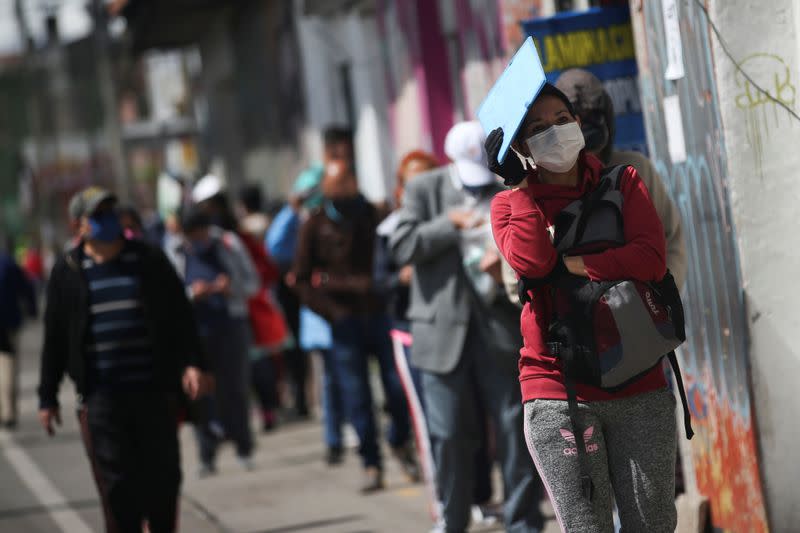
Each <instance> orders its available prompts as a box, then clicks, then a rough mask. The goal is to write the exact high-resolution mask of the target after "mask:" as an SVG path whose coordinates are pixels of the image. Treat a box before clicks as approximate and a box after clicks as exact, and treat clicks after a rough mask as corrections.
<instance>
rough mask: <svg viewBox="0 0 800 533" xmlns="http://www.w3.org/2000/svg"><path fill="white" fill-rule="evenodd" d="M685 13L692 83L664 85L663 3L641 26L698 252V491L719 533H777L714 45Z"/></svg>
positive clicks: (694, 319) (659, 132) (694, 318)
mask: <svg viewBox="0 0 800 533" xmlns="http://www.w3.org/2000/svg"><path fill="white" fill-rule="evenodd" d="M684 6H685V7H684V8H682V10H681V13H680V18H681V20H680V24H681V38H682V39H683V51H684V63H685V65H684V66H685V71H686V74H685V76H684V77H683V78H681V79H679V80H677V81H675V82H673V81H668V80H666V79H665V77H664V72H665V69H666V65H667V53H666V49H665V48H666V46H665V36H664V24H663V18H662V16H663V15H662V9H661V5H660V2H647V3H644V2H643V3H642V10H641V11H640V12H639V13H636V14H635V16H637V17H638V18H639V21H638V22H639V24H638V26H639V27H640V28H646V29H645V30H644V32H645V33H646V39H644V38H642V39H641V42H639V43H638V44H639V45H640V46H639V49H640V50H641V51H642V54H643V57H640V65H639V66H640V82H641V93H642V94H641V96H642V107H643V110H644V114H645V122H646V128H647V132H648V135H647V137H648V140H649V146H650V152H651V155H652V157H653V159H654V160H655V162H656V168H657V169H658V171H659V172H660V174H661V175H662V176H663V178H664V180H665V182H666V184H667V187H668V188H669V190H670V192H671V194H672V197H673V198H674V199H675V201H676V203H677V205H678V207H679V209H680V211H681V215H682V217H683V224H684V228H685V235H686V245H687V248H688V257H689V268H688V274H687V281H686V287H685V307H686V318H687V334H688V342H687V347H686V349H684V350H683V352H682V354H681V355H682V357H683V359H684V364H683V371H684V374H685V376H684V377H685V381H686V385H687V392H688V394H689V398H690V407H691V411H692V416H693V419H694V424H695V430H696V436H695V438H694V440H692V453H693V462H694V465H695V475H696V479H697V485H698V489H699V490H700V492H701V493H702V494H704V495H706V496H707V497H708V498H709V500H710V502H711V520H712V524H713V526H714V528H715V530H719V531H731V532H741V533H745V532H746V533H750V532H760V531H767V521H766V513H765V508H764V500H763V495H762V488H761V480H760V474H759V468H758V453H757V447H756V439H755V434H754V431H755V424H754V421H753V417H752V405H751V397H750V390H749V367H748V359H747V358H748V353H747V335H748V329H747V323H746V317H745V307H744V299H743V292H742V284H741V278H740V274H739V267H738V255H737V253H736V248H735V230H734V228H733V225H732V221H731V217H730V205H729V201H728V197H727V192H726V189H727V184H726V181H727V177H726V175H725V168H726V161H725V151H724V140H723V139H722V137H721V134H720V131H721V121H720V116H719V110H718V108H717V106H716V103H715V98H716V88H715V85H714V78H713V68H712V59H711V52H710V43H709V35H708V30H707V27H706V25H705V20H704V19H703V17H702V16H701V14H700V12H699V11H698V9H697V8H696V6H694V5H693V4H691V3H689V4H684ZM637 38H639V36H637ZM778 81H779V80H778ZM776 83H778V82H777V81H776ZM786 83H789V80H786ZM786 83H782V82H781V83H778V87H783V88H784V89H783V90H784V93H783V96H784V97H786V95H788V94H789V93H788V92H786V87H788V85H786ZM742 90H743V95H744V97H743V98H742V103H743V104H746V105H748V106H749V105H750V103H751V102H753V103H755V104H756V105H755V107H754V108H756V109H757V108H758V107H759V106H760V105H761V104H760V102H761V101H760V100H757V99H753V100H749V99H748V97H747V95H748V94H752V92H748V89H747V88H746V87H745V86H744V85H743V86H742ZM673 95H678V97H679V100H680V102H681V106H682V113H681V116H678V117H674V116H669V117H667V116H665V115H664V111H663V105H662V103H663V100H664V98H665V97H667V96H673ZM670 120H682V121H683V131H684V132H685V144H686V154H687V157H686V161H684V162H680V163H673V162H672V161H671V159H670V156H669V151H668V142H667V134H666V131H667V128H666V124H667V121H670Z"/></svg>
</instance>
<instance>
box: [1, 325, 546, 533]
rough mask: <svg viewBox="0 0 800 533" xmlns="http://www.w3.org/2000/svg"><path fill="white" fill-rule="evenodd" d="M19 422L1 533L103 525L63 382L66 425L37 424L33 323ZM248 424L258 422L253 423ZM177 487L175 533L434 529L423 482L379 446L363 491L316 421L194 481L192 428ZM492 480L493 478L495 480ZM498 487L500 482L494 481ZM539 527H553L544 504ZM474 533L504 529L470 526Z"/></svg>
mask: <svg viewBox="0 0 800 533" xmlns="http://www.w3.org/2000/svg"><path fill="white" fill-rule="evenodd" d="M22 339H23V341H22V344H23V346H22V351H21V352H22V353H21V362H22V371H21V398H20V415H21V416H20V426H19V429H18V430H17V431H16V432H14V433H6V432H3V431H0V531H9V532H12V531H13V532H16V531H25V532H37V531H43V532H44V531H47V532H51V531H67V532H69V533H88V532H99V531H102V520H101V516H100V508H99V504H98V501H97V493H96V491H95V488H94V485H93V482H92V480H91V475H90V471H89V465H88V462H87V460H86V456H85V453H84V451H83V447H82V444H81V441H80V437H79V433H78V428H77V424H76V421H75V416H74V413H75V408H74V406H75V401H74V393H73V388H72V385H71V383H69V382H65V383H64V385H63V386H62V391H61V401H62V418H63V421H64V425H63V426H62V427H60V428H58V429H59V431H58V433H57V435H56V437H54V438H48V437H47V436H46V435H45V434H44V432H43V431H42V430H41V428H39V427H38V423H37V421H36V408H37V404H36V396H35V391H36V384H37V382H38V353H39V345H40V342H41V326H40V324H33V325H32V326H31V327H29V328H27V329H26V330H25V332H24V335H23V336H22ZM253 427H254V428H256V427H258V426H257V425H256V424H255V422H254V424H253ZM180 436H181V447H182V460H183V472H184V483H183V493H182V501H181V516H180V523H181V531H183V532H188V533H211V532H215V531H219V532H243V533H290V532H308V533H365V532H400V533H405V532H409V533H412V532H413V533H416V532H427V531H428V530H430V528H431V527H432V526H433V524H432V521H431V519H430V516H429V513H428V511H427V503H426V501H425V495H424V490H423V487H422V485H412V484H409V483H408V482H407V481H406V480H405V478H404V477H403V475H402V473H401V472H400V470H399V468H398V465H397V464H396V463H395V462H394V460H393V459H392V458H391V457H390V456H389V454H388V450H384V451H385V452H387V453H385V454H384V455H385V457H386V469H387V472H386V485H387V488H386V490H384V491H382V492H379V493H376V494H372V495H368V496H362V495H361V494H359V492H358V488H359V485H360V482H361V468H360V461H359V458H358V456H357V454H356V453H355V451H354V450H348V453H347V455H346V459H345V462H344V464H342V465H339V466H337V467H328V466H327V465H326V464H325V462H324V455H325V448H324V445H323V443H322V428H321V424H320V422H319V421H318V420H316V421H310V422H302V423H291V424H284V425H281V426H279V427H278V428H277V429H276V430H274V431H273V432H271V433H268V434H258V437H257V443H256V450H255V454H254V457H253V459H254V463H255V469H254V470H253V471H249V472H248V471H245V470H244V469H243V468H242V466H241V465H240V464H239V463H238V461H237V460H236V458H235V454H234V451H233V449H232V447H231V446H228V445H226V446H224V447H223V448H222V449H221V450H220V455H219V460H218V463H217V466H218V474H217V475H216V476H212V477H209V478H204V479H199V478H198V475H197V472H198V467H199V463H198V460H197V453H196V447H195V441H194V437H193V435H192V431H191V427H189V426H184V427H183V428H182V429H181V432H180ZM498 481H499V480H498ZM495 487H496V488H497V489H496V490H497V491H500V490H501V489H500V487H502V484H501V483H499V482H498V483H496V484H495ZM544 508H545V509H546V513H547V515H546V516H548V517H550V518H551V520H550V522H548V525H547V528H546V529H545V533H556V532H557V531H558V527H557V525H556V524H555V522H554V521H553V520H552V510H551V509H550V508H549V505H547V504H544ZM471 531H473V532H489V531H503V528H502V527H494V528H487V527H482V528H481V527H474V528H473V529H472V530H471Z"/></svg>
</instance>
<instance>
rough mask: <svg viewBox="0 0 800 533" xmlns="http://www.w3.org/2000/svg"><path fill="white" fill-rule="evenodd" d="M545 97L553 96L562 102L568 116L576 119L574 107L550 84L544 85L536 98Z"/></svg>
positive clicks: (564, 95) (565, 96) (559, 90)
mask: <svg viewBox="0 0 800 533" xmlns="http://www.w3.org/2000/svg"><path fill="white" fill-rule="evenodd" d="M545 95H548V96H555V97H556V98H558V99H559V100H561V101H562V102H564V105H565V106H567V111H569V114H570V115H572V116H573V117H576V118H577V116H578V114H577V113H576V112H575V106H573V105H572V102H570V101H569V98H567V95H566V94H564V93H563V92H562V91H561V89H559V88H558V87H556V86H555V85H553V84H552V83H545V84H544V87H542V90H541V92H540V93H539V96H537V97H536V98H537V99H538V98H541V97H542V96H545Z"/></svg>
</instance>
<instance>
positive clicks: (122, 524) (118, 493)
mask: <svg viewBox="0 0 800 533" xmlns="http://www.w3.org/2000/svg"><path fill="white" fill-rule="evenodd" d="M78 419H79V421H80V422H81V435H82V437H83V438H84V444H85V446H86V451H87V454H88V455H89V460H90V462H91V465H92V473H93V475H94V479H95V483H96V484H97V488H98V492H99V493H100V501H101V503H102V505H103V514H104V516H105V522H106V531H107V532H108V533H128V532H131V533H133V532H135V533H141V531H142V522H143V521H145V520H146V521H147V522H148V525H149V529H150V531H151V532H152V533H169V532H173V531H176V530H177V515H178V495H179V491H180V484H181V470H180V452H179V448H178V435H177V430H178V419H177V400H176V398H175V396H174V395H169V394H166V393H162V392H125V393H122V392H115V393H99V392H98V393H94V394H92V395H90V396H89V397H88V398H86V400H85V401H84V404H83V405H82V406H81V408H80V410H79V412H78Z"/></svg>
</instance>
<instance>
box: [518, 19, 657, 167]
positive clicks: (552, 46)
mask: <svg viewBox="0 0 800 533" xmlns="http://www.w3.org/2000/svg"><path fill="white" fill-rule="evenodd" d="M521 24H522V27H523V30H524V31H525V33H526V34H527V35H530V36H531V37H533V39H534V41H535V43H536V48H537V50H539V55H540V56H541V58H542V65H543V66H544V71H545V73H546V74H547V80H548V81H550V82H555V81H556V79H558V76H559V75H560V74H561V72H563V71H564V70H567V69H570V68H582V69H585V70H588V71H589V72H591V73H592V74H594V75H595V76H597V77H598V78H600V80H602V81H603V85H604V86H605V88H606V90H607V91H608V94H609V95H611V99H612V100H613V102H614V114H615V116H616V129H617V131H616V136H615V139H614V146H615V147H616V148H617V149H619V150H637V151H639V152H643V153H647V140H646V137H645V128H644V119H643V117H642V105H641V101H640V98H639V88H638V85H637V78H638V68H637V66H636V51H635V49H634V45H633V31H632V29H631V17H630V11H629V10H628V7H627V6H623V7H604V8H600V7H598V8H592V9H589V10H587V11H581V12H564V13H559V14H557V15H554V16H552V17H546V18H537V19H531V20H525V21H522V23H521Z"/></svg>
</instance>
